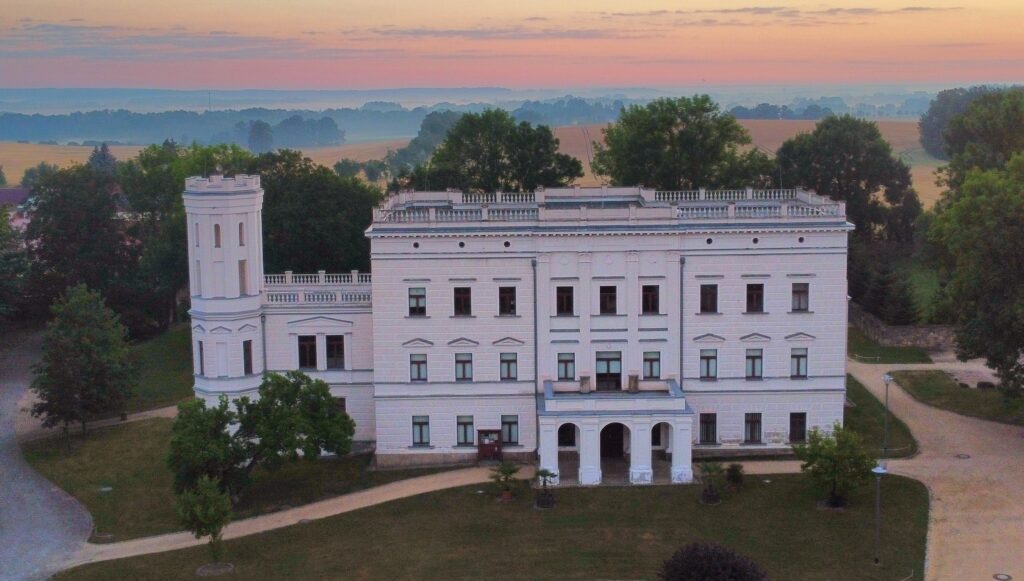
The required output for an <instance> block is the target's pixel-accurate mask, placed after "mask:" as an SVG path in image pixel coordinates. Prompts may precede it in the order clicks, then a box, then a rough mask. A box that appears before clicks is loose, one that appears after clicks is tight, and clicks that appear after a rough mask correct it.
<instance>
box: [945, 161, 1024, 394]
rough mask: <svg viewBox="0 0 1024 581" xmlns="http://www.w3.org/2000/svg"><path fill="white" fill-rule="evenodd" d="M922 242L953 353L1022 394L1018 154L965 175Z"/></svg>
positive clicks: (1023, 244)
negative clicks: (945, 301)
mask: <svg viewBox="0 0 1024 581" xmlns="http://www.w3.org/2000/svg"><path fill="white" fill-rule="evenodd" d="M929 238H930V239H931V241H932V242H933V243H934V244H935V245H936V246H937V247H939V248H940V249H941V250H942V251H943V254H944V256H943V259H942V263H943V264H944V271H943V274H944V275H945V277H947V278H948V280H949V284H948V285H947V287H946V291H947V293H948V294H949V299H950V302H951V304H953V305H956V308H955V309H953V316H954V318H955V319H954V322H955V324H956V340H957V354H958V355H959V356H960V357H961V358H965V359H966V358H973V357H984V358H985V360H986V362H987V363H988V365H989V366H990V367H992V368H993V369H995V371H996V374H997V375H998V376H999V379H1000V382H1001V383H1002V386H1003V388H1004V389H1005V390H1006V392H1007V393H1008V394H1014V395H1019V394H1020V393H1021V389H1024V364H1022V361H1024V252H1022V251H1021V249H1022V248H1024V152H1022V153H1017V154H1015V155H1014V156H1013V157H1011V158H1010V161H1009V163H1008V164H1007V165H1006V167H1005V168H1002V169H990V170H971V171H968V172H967V174H966V175H965V176H964V181H963V184H962V185H961V186H960V188H959V191H958V193H957V196H956V198H955V200H954V201H953V202H952V203H951V204H950V205H949V206H948V207H947V208H945V209H944V210H943V211H942V212H940V213H939V214H938V215H937V216H936V217H935V220H934V222H933V224H932V227H931V228H930V229H929Z"/></svg>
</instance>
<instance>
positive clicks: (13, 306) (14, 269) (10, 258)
mask: <svg viewBox="0 0 1024 581" xmlns="http://www.w3.org/2000/svg"><path fill="white" fill-rule="evenodd" d="M8 211H9V210H8V208H6V207H4V206H0V321H2V320H4V319H10V318H11V317H12V316H13V315H14V314H15V313H16V312H17V309H18V306H19V305H20V304H21V303H22V302H23V298H22V291H23V287H24V285H25V277H26V275H27V273H28V260H27V258H26V256H25V245H24V243H23V241H22V236H21V233H20V232H19V231H18V230H16V229H14V227H13V226H11V223H10V221H9V220H7V213H8Z"/></svg>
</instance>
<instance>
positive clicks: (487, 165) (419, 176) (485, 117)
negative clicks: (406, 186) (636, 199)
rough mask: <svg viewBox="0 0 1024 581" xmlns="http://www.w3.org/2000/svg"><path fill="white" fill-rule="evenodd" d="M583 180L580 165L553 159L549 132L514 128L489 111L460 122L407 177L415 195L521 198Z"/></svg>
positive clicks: (500, 114)
mask: <svg viewBox="0 0 1024 581" xmlns="http://www.w3.org/2000/svg"><path fill="white" fill-rule="evenodd" d="M582 176H583V165H582V164H581V163H580V162H579V160H577V159H575V158H573V157H572V156H569V155H566V154H563V153H558V139H556V138H555V136H554V134H553V133H552V132H551V129H549V128H548V127H546V126H543V125H541V126H537V127H534V126H533V125H530V124H529V123H526V122H522V123H519V124H517V123H516V122H515V120H514V119H512V116H511V115H509V114H508V113H507V112H506V111H503V110H500V109H488V110H486V111H484V112H482V113H467V114H465V115H463V116H462V117H460V118H459V119H458V121H456V122H455V124H454V125H453V126H452V127H451V129H450V130H449V131H448V135H447V137H445V139H444V141H442V142H441V144H440V145H439V146H438V148H437V149H436V150H435V151H434V154H433V156H431V158H430V161H429V162H428V163H427V164H424V165H423V166H421V167H420V168H417V170H414V171H413V172H412V173H411V174H409V176H408V177H409V178H410V181H411V184H410V185H412V186H413V187H416V188H419V189H427V188H431V189H437V188H445V187H454V188H459V189H461V190H464V191H483V192H497V191H505V192H509V191H511V192H522V191H534V190H536V189H537V188H538V187H542V186H543V187H558V186H565V185H568V184H570V183H572V181H573V180H574V179H576V178H578V177H582Z"/></svg>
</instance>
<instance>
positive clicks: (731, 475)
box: [725, 464, 743, 489]
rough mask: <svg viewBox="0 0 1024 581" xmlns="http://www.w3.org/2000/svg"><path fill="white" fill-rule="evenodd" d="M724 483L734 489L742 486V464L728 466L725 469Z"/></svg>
mask: <svg viewBox="0 0 1024 581" xmlns="http://www.w3.org/2000/svg"><path fill="white" fill-rule="evenodd" d="M725 481H726V482H728V483H729V485H730V486H732V487H733V488H734V489H736V488H739V487H740V486H743V464H729V467H728V468H726V469H725Z"/></svg>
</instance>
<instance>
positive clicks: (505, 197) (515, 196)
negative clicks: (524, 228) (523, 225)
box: [501, 192, 537, 204]
mask: <svg viewBox="0 0 1024 581" xmlns="http://www.w3.org/2000/svg"><path fill="white" fill-rule="evenodd" d="M536 199H537V196H536V195H535V194H534V193H533V192H505V193H503V194H501V201H502V202H504V203H506V204H532V203H534V202H535V201H536Z"/></svg>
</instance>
